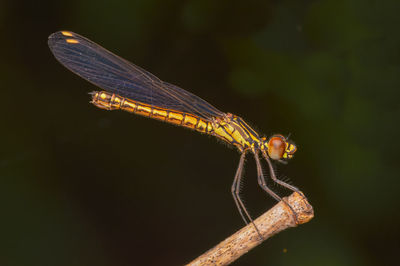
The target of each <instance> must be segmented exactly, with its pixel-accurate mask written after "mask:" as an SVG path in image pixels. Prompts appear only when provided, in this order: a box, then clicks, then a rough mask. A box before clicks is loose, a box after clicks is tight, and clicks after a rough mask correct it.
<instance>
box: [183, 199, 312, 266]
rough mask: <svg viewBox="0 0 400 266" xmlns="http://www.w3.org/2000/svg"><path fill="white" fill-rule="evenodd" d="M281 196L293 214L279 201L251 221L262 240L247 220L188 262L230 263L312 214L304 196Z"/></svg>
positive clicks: (201, 263)
mask: <svg viewBox="0 0 400 266" xmlns="http://www.w3.org/2000/svg"><path fill="white" fill-rule="evenodd" d="M284 199H285V200H286V202H287V203H288V204H289V205H290V206H291V207H292V208H293V210H294V211H295V212H296V215H295V214H293V211H292V210H291V209H290V208H289V207H288V205H287V204H285V203H284V202H283V201H281V202H279V203H278V204H276V205H275V206H274V207H272V208H271V209H270V210H268V211H267V212H266V213H264V214H263V215H261V216H260V217H258V218H257V219H256V220H254V224H255V225H256V226H257V228H258V230H259V231H260V233H261V235H262V237H263V239H260V236H259V235H258V234H257V232H256V230H255V229H254V225H253V224H251V223H250V224H248V225H247V226H245V227H243V228H242V229H240V230H239V231H237V232H236V233H235V234H233V235H231V236H230V237H228V238H227V239H225V240H224V241H222V242H221V243H219V244H218V245H217V246H215V247H213V248H212V249H210V250H208V251H207V252H206V253H204V254H203V255H201V256H199V257H198V258H196V259H195V260H193V261H192V262H190V263H189V264H187V265H191V266H193V265H228V264H231V263H232V262H234V261H235V260H237V259H238V258H239V257H240V256H242V255H243V254H246V253H247V252H249V251H250V250H251V249H252V248H254V247H256V246H258V245H259V244H261V243H262V242H263V241H264V240H266V239H268V238H270V237H271V236H273V235H275V234H276V233H279V232H280V231H282V230H285V229H287V228H289V227H295V226H297V225H299V224H303V223H306V222H308V221H310V220H311V219H312V218H313V217H314V210H313V208H312V206H311V205H310V204H309V203H308V201H307V199H306V198H305V197H304V196H303V195H301V194H299V193H297V192H294V193H293V194H292V195H290V196H289V197H288V198H284Z"/></svg>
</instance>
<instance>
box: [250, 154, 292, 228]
mask: <svg viewBox="0 0 400 266" xmlns="http://www.w3.org/2000/svg"><path fill="white" fill-rule="evenodd" d="M254 158H255V159H256V164H257V173H258V184H259V185H260V187H261V188H262V189H264V190H265V191H266V192H267V193H268V194H270V195H271V196H272V197H273V198H275V199H276V200H277V201H282V202H284V203H285V204H286V205H287V206H288V207H289V208H290V210H291V211H292V213H293V214H294V216H295V219H296V223H297V221H298V218H297V213H296V212H295V211H294V210H293V208H292V206H290V204H289V203H288V202H287V201H286V200H285V199H282V198H281V197H279V196H278V194H276V193H275V192H274V191H272V190H271V189H270V188H269V187H268V186H267V182H266V181H265V177H264V174H263V171H262V167H261V162H260V158H259V157H258V152H255V153H254ZM265 159H266V160H267V162H268V165H269V170H270V175H271V179H272V180H274V181H275V182H276V180H279V179H278V178H276V176H275V171H274V168H273V167H272V163H271V162H270V161H269V158H265ZM279 181H281V180H279ZM281 182H283V181H281ZM277 183H278V182H277ZM278 184H279V183H278ZM285 184H286V183H285ZM289 186H290V185H289Z"/></svg>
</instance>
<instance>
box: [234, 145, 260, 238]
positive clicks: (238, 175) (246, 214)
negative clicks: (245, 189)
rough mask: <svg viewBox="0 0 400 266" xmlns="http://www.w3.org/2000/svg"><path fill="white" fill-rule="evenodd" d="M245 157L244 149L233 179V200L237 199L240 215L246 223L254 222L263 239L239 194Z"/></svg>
mask: <svg viewBox="0 0 400 266" xmlns="http://www.w3.org/2000/svg"><path fill="white" fill-rule="evenodd" d="M245 157H246V152H245V151H244V152H243V153H242V155H241V156H240V160H239V166H238V168H237V170H236V174H235V178H234V179H233V183H232V187H231V192H232V197H233V200H234V201H235V204H236V207H237V209H238V210H239V213H240V216H242V219H243V221H244V222H245V223H246V224H248V223H249V222H250V223H252V224H253V226H254V228H255V229H256V231H257V233H258V235H259V236H260V238H261V239H262V236H261V234H260V231H258V228H257V226H256V225H255V224H254V221H253V219H252V218H251V216H250V214H249V212H248V211H247V209H246V207H245V206H244V204H243V202H242V200H241V199H240V194H239V193H240V181H241V179H242V173H243V166H244V159H245ZM246 218H247V219H246ZM247 220H248V221H247Z"/></svg>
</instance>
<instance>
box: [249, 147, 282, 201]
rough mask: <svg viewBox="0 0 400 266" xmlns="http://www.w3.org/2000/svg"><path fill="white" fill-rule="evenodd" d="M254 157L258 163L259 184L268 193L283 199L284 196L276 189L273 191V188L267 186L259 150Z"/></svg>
mask: <svg viewBox="0 0 400 266" xmlns="http://www.w3.org/2000/svg"><path fill="white" fill-rule="evenodd" d="M254 158H255V159H256V164H257V180H258V184H259V185H260V187H261V188H262V189H263V190H265V191H266V192H267V193H268V194H270V195H271V196H272V197H273V198H274V199H276V200H277V201H281V200H282V198H281V197H279V196H278V194H276V193H275V192H274V191H272V189H270V188H269V187H268V186H267V182H266V181H265V178H264V173H263V170H262V167H261V162H260V158H259V157H258V151H256V152H255V153H254Z"/></svg>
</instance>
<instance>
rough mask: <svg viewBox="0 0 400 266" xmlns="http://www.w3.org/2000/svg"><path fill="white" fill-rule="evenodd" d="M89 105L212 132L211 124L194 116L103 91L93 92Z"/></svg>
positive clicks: (208, 132) (203, 131)
mask: <svg viewBox="0 0 400 266" xmlns="http://www.w3.org/2000/svg"><path fill="white" fill-rule="evenodd" d="M91 103H93V104H94V105H95V106H97V107H99V108H102V109H107V110H116V109H121V110H125V111H128V112H130V113H134V114H138V115H141V116H145V117H149V118H154V119H157V120H161V121H164V122H168V123H171V124H174V125H178V126H184V127H187V128H190V129H193V130H196V131H199V132H202V133H207V134H211V132H212V131H213V126H212V125H211V122H208V121H205V120H203V119H201V118H199V117H197V116H195V115H192V114H188V113H184V112H179V111H174V110H169V109H164V108H159V107H155V106H151V105H148V104H143V103H139V102H136V101H133V100H130V99H128V98H124V97H121V96H119V95H116V94H113V93H109V92H105V91H96V92H93V93H92V102H91Z"/></svg>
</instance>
